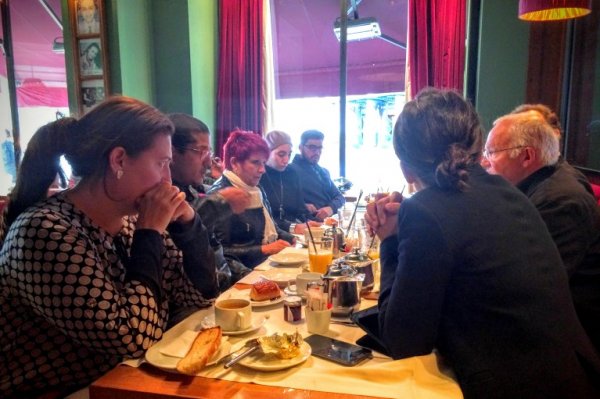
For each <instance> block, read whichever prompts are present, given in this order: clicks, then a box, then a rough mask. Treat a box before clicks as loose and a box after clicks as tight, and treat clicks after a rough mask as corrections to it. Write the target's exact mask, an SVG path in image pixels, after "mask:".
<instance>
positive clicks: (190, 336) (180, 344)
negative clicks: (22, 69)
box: [158, 330, 198, 357]
mask: <svg viewBox="0 0 600 399" xmlns="http://www.w3.org/2000/svg"><path fill="white" fill-rule="evenodd" d="M197 336H198V331H194V330H186V331H184V332H183V334H181V335H180V336H179V337H178V338H176V339H173V340H171V341H169V342H168V343H167V344H166V345H162V346H161V348H160V349H159V350H158V351H159V352H160V353H162V354H163V355H165V356H172V357H185V355H186V354H187V353H188V351H189V350H190V348H191V347H192V343H193V342H194V340H195V339H196V337H197Z"/></svg>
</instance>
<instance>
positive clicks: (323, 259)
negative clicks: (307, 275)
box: [308, 237, 333, 274]
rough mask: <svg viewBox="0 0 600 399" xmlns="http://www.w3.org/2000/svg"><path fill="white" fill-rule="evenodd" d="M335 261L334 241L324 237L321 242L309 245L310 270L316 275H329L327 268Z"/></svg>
mask: <svg viewBox="0 0 600 399" xmlns="http://www.w3.org/2000/svg"><path fill="white" fill-rule="evenodd" d="M332 261H333V239H332V238H329V237H322V238H321V239H320V241H315V242H314V245H313V242H312V241H311V242H309V243H308V263H309V270H310V271H311V272H315V273H321V274H325V273H327V266H329V265H330V264H331V262H332Z"/></svg>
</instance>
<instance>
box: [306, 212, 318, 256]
mask: <svg viewBox="0 0 600 399" xmlns="http://www.w3.org/2000/svg"><path fill="white" fill-rule="evenodd" d="M304 222H305V223H306V228H307V229H308V235H309V237H310V242H312V245H313V248H314V249H315V255H318V254H319V251H317V244H315V238H314V237H313V235H312V231H311V230H310V226H309V225H308V220H306V219H304Z"/></svg>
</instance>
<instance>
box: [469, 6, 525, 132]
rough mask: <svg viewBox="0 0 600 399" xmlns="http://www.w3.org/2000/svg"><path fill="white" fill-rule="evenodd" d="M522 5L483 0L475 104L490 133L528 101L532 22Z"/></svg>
mask: <svg viewBox="0 0 600 399" xmlns="http://www.w3.org/2000/svg"><path fill="white" fill-rule="evenodd" d="M518 8H519V1H518V0H502V1H498V0H481V15H480V21H481V24H480V28H479V29H480V31H479V50H478V58H479V64H478V68H477V84H476V96H477V98H476V102H475V106H476V108H477V111H478V112H479V115H480V116H481V121H482V123H483V127H484V129H485V131H486V133H487V132H488V131H489V129H490V128H491V126H492V124H493V122H494V120H495V119H496V118H498V117H499V116H502V115H504V114H506V113H508V112H510V111H511V110H512V109H513V108H515V107H516V106H517V105H519V104H521V103H523V102H525V94H526V92H525V88H526V81H527V62H528V48H529V47H528V46H529V25H528V23H526V22H523V21H521V20H519V19H518V15H517V13H518Z"/></svg>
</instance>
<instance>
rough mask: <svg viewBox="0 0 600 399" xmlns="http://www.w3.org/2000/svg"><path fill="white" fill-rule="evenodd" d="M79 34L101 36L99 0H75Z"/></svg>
mask: <svg viewBox="0 0 600 399" xmlns="http://www.w3.org/2000/svg"><path fill="white" fill-rule="evenodd" d="M75 9H76V18H77V34H78V35H86V34H95V35H98V34H100V8H99V6H98V3H97V0H75Z"/></svg>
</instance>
